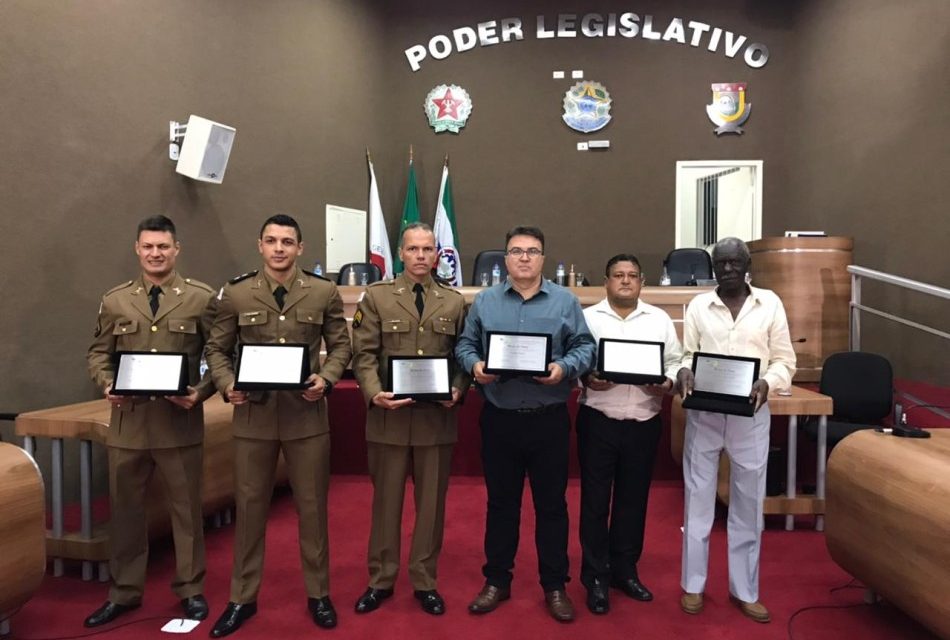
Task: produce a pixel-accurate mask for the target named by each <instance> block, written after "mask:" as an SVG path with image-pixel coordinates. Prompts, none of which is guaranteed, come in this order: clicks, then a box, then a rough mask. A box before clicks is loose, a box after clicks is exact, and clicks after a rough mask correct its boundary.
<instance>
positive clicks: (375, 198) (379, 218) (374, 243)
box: [366, 149, 393, 280]
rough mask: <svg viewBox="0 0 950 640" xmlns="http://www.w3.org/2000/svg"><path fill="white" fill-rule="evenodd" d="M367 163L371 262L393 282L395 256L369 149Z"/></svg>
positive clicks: (386, 278) (384, 277) (384, 278)
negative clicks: (387, 231) (390, 243)
mask: <svg viewBox="0 0 950 640" xmlns="http://www.w3.org/2000/svg"><path fill="white" fill-rule="evenodd" d="M366 163H367V164H368V165H369V261H370V262H372V263H373V264H375V265H376V266H377V267H379V271H380V273H382V274H383V280H392V279H393V254H392V251H391V250H390V248H389V234H388V233H386V218H385V217H384V216H383V207H382V205H381V204H380V203H379V187H377V186H376V172H375V171H373V161H372V160H371V159H370V157H369V149H367V150H366Z"/></svg>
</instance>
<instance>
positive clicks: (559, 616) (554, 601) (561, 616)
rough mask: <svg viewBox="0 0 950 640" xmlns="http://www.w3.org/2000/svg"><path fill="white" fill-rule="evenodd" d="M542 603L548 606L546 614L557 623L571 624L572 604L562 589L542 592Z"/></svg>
mask: <svg viewBox="0 0 950 640" xmlns="http://www.w3.org/2000/svg"><path fill="white" fill-rule="evenodd" d="M544 601H545V602H546V603H547V605H548V613H550V614H551V617H552V618H554V619H555V620H557V621H558V622H571V621H572V620H573V619H574V603H573V602H571V599H570V598H568V597H567V592H566V591H564V590H562V589H555V590H554V591H545V592H544Z"/></svg>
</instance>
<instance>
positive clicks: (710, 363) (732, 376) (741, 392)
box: [693, 356, 755, 396]
mask: <svg viewBox="0 0 950 640" xmlns="http://www.w3.org/2000/svg"><path fill="white" fill-rule="evenodd" d="M754 373H755V363H754V362H745V361H744V360H728V359H726V358H710V357H706V356H699V357H697V358H696V373H695V376H694V378H695V380H694V383H693V389H695V390H696V391H705V392H707V393H722V394H727V395H731V396H747V395H749V392H751V391H752V383H753V382H755V380H753V379H752V376H753V375H754Z"/></svg>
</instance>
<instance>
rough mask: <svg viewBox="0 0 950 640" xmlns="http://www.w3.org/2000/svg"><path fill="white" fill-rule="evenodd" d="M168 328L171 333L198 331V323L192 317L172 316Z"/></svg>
mask: <svg viewBox="0 0 950 640" xmlns="http://www.w3.org/2000/svg"><path fill="white" fill-rule="evenodd" d="M168 330H169V331H170V332H171V333H198V323H197V322H195V320H194V319H192V318H170V319H169V320H168Z"/></svg>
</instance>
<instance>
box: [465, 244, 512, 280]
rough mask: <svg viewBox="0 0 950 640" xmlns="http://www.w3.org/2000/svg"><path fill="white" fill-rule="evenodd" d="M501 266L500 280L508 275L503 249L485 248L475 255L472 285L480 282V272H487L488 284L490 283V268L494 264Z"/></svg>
mask: <svg viewBox="0 0 950 640" xmlns="http://www.w3.org/2000/svg"><path fill="white" fill-rule="evenodd" d="M496 264H497V265H498V266H499V267H501V281H502V282H504V281H505V278H507V277H508V268H507V267H506V266H505V250H504V249H486V250H485V251H480V252H479V253H478V255H477V256H475V267H474V268H473V269H472V286H475V287H478V286H481V284H482V274H483V273H487V274H488V284H491V270H492V267H494V266H495V265H496Z"/></svg>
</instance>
